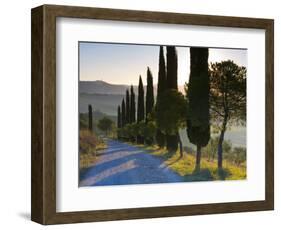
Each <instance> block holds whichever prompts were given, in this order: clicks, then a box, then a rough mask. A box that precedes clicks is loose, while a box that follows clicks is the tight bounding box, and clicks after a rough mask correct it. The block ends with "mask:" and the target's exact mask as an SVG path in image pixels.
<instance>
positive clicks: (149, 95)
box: [145, 67, 154, 122]
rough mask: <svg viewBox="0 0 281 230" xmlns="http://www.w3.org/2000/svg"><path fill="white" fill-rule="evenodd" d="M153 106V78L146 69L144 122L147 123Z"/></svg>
mask: <svg viewBox="0 0 281 230" xmlns="http://www.w3.org/2000/svg"><path fill="white" fill-rule="evenodd" d="M153 106H154V92H153V77H152V73H151V71H150V69H149V67H147V87H146V102H145V120H146V122H147V121H148V117H149V115H150V114H151V112H152V109H153Z"/></svg>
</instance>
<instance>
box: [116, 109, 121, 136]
mask: <svg viewBox="0 0 281 230" xmlns="http://www.w3.org/2000/svg"><path fill="white" fill-rule="evenodd" d="M121 127H122V120H121V109H120V105H118V108H117V128H118V130H117V138H118V139H120V130H119V129H120V128H121Z"/></svg>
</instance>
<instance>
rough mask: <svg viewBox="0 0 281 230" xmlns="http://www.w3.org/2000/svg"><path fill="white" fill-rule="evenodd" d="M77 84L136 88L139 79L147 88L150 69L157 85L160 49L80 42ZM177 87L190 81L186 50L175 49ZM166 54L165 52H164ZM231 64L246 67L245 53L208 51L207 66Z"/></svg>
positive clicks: (183, 48) (212, 49) (226, 50)
mask: <svg viewBox="0 0 281 230" xmlns="http://www.w3.org/2000/svg"><path fill="white" fill-rule="evenodd" d="M79 45H80V49H79V51H80V63H79V65H80V66H79V68H80V73H79V74H80V80H81V81H95V80H102V81H105V82H108V83H111V84H127V85H131V84H133V85H137V84H138V78H139V75H141V76H142V77H143V80H144V84H146V82H145V79H146V69H147V67H148V66H149V67H150V69H151V71H152V74H153V81H154V84H156V83H157V74H158V59H159V46H154V45H130V44H108V43H89V42H80V43H79ZM176 49H177V53H178V85H184V83H185V82H188V79H189V47H177V48H176ZM164 52H165V49H164ZM228 59H230V60H233V61H234V62H235V63H237V64H238V65H243V66H247V50H240V49H221V48H219V49H218V48H210V49H209V62H219V61H223V60H228Z"/></svg>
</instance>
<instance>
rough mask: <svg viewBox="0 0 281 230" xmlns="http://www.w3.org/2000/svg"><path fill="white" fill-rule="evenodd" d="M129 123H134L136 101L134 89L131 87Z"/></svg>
mask: <svg viewBox="0 0 281 230" xmlns="http://www.w3.org/2000/svg"><path fill="white" fill-rule="evenodd" d="M130 103H131V106H130V109H131V111H130V123H134V122H136V100H135V93H134V87H133V86H132V85H131V98H130Z"/></svg>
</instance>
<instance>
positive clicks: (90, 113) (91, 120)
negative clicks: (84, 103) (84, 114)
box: [88, 105, 93, 132]
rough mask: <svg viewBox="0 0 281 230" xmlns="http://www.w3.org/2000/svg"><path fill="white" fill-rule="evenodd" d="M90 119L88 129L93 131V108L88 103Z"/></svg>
mask: <svg viewBox="0 0 281 230" xmlns="http://www.w3.org/2000/svg"><path fill="white" fill-rule="evenodd" d="M88 120H89V124H88V129H89V130H90V131H91V132H92V131H93V110H92V106H91V105H88Z"/></svg>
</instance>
